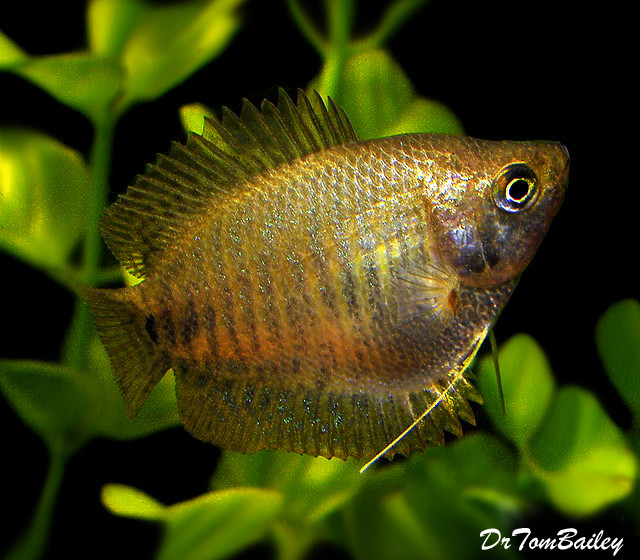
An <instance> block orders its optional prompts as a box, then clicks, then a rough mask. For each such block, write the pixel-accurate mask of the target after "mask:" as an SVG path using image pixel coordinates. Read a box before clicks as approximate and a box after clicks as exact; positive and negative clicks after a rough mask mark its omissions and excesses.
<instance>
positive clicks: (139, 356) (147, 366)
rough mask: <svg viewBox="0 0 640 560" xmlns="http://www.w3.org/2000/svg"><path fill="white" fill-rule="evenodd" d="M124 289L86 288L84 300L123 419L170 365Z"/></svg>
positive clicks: (131, 414)
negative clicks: (115, 385) (117, 391)
mask: <svg viewBox="0 0 640 560" xmlns="http://www.w3.org/2000/svg"><path fill="white" fill-rule="evenodd" d="M128 290H129V288H124V289H120V290H103V289H95V288H87V289H86V290H85V293H84V299H85V301H86V302H87V304H88V305H89V307H90V309H91V311H92V312H93V315H94V317H95V323H96V327H97V329H98V334H99V335H100V339H101V340H102V344H103V345H104V347H105V349H106V350H107V354H108V355H109V361H110V362H111V367H112V368H113V375H114V377H115V379H116V381H117V382H118V385H119V386H120V391H121V392H122V398H123V401H124V408H125V411H126V413H127V416H128V417H129V418H133V417H135V416H136V415H137V414H138V412H139V411H140V409H141V408H142V405H143V404H144V402H145V400H146V399H147V397H148V396H149V394H150V393H151V391H152V390H153V388H154V387H155V386H156V384H157V383H158V382H159V381H160V380H161V379H162V378H163V377H164V375H165V374H166V373H167V370H168V369H169V368H170V364H169V363H168V362H167V359H166V357H165V356H163V355H162V353H160V352H159V351H158V349H157V346H156V345H155V344H154V342H153V341H152V340H151V338H150V337H149V335H148V334H147V332H146V330H145V317H144V315H143V314H142V313H141V312H140V310H139V309H138V308H137V307H136V306H135V304H134V303H133V302H132V301H131V300H130V298H129V297H128V295H129V294H127V293H126V292H127V291H128Z"/></svg>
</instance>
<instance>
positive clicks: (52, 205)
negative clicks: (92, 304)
mask: <svg viewBox="0 0 640 560" xmlns="http://www.w3.org/2000/svg"><path fill="white" fill-rule="evenodd" d="M88 182H89V179H88V172H87V169H86V167H85V164H84V162H83V160H82V158H81V156H80V155H79V154H78V153H77V152H76V151H75V150H72V149H71V148H69V147H67V146H64V145H63V144H60V143H59V142H58V141H56V140H54V139H53V138H50V137H49V136H46V135H44V134H41V133H39V132H34V131H28V130H0V248H2V249H4V250H5V251H8V252H10V253H12V254H14V255H15V256H16V257H18V258H20V259H22V260H24V261H26V262H28V263H30V264H31V265H33V266H36V267H39V268H44V269H57V268H60V267H63V266H65V265H66V264H67V262H68V259H69V255H70V254H71V251H72V250H73V249H74V247H75V245H76V244H77V243H78V241H79V239H80V236H81V234H82V232H83V229H84V223H83V217H84V214H85V212H84V208H85V207H86V203H87V201H86V199H85V197H86V191H87V187H88Z"/></svg>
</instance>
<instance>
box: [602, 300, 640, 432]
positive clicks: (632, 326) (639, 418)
mask: <svg viewBox="0 0 640 560" xmlns="http://www.w3.org/2000/svg"><path fill="white" fill-rule="evenodd" d="M596 345H597V347H598V353H599V354H600V359H601V360H602V363H603V364H604V368H605V370H606V372H607V375H608V376H609V379H611V382H612V383H613V384H614V386H615V387H616V389H617V390H618V393H620V396H621V397H622V399H623V400H624V402H625V403H626V404H627V406H628V407H629V408H630V409H631V413H632V414H633V417H634V422H635V423H636V425H640V303H639V302H638V301H637V300H633V299H627V300H624V301H621V302H618V303H616V304H615V305H612V306H611V307H610V308H609V309H608V310H607V311H606V312H605V314H604V315H603V316H602V317H601V318H600V320H599V321H598V323H597V325H596Z"/></svg>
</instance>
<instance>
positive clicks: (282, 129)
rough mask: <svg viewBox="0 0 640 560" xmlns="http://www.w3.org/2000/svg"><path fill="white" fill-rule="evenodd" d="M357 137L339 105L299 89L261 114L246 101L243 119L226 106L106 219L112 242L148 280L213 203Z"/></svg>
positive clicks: (146, 176)
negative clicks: (260, 176) (257, 177)
mask: <svg viewBox="0 0 640 560" xmlns="http://www.w3.org/2000/svg"><path fill="white" fill-rule="evenodd" d="M355 140H357V138H356V134H355V132H354V130H353V128H352V127H351V124H350V123H349V119H348V118H347V116H346V115H345V113H344V111H343V110H342V109H340V108H339V107H337V106H336V105H335V104H334V103H333V101H332V100H331V99H329V100H328V103H327V105H326V106H325V104H324V102H323V101H322V99H321V97H320V95H319V94H318V93H317V92H315V91H314V92H313V93H312V94H311V95H310V96H309V97H307V95H306V94H305V93H304V92H303V91H302V90H298V102H297V104H296V105H294V104H293V102H292V101H291V99H290V98H289V96H288V95H287V94H286V93H285V92H284V91H283V90H282V89H281V90H280V95H279V99H278V106H277V107H276V106H275V105H274V104H273V103H270V102H269V101H266V100H265V101H263V103H262V105H261V108H260V111H258V109H256V108H255V107H254V106H253V105H252V104H251V103H250V102H249V101H247V100H246V99H245V100H243V105H242V110H241V111H240V115H239V116H236V115H235V114H234V113H233V112H231V111H230V110H229V109H227V108H226V107H224V108H223V110H222V118H221V119H216V118H214V119H209V118H206V119H205V125H204V130H203V133H202V135H199V134H195V133H189V135H188V138H187V143H186V145H183V144H179V143H176V142H174V143H172V145H171V149H170V150H169V155H167V156H165V155H160V156H159V157H158V160H157V161H156V163H155V164H153V165H148V166H147V169H146V172H145V174H144V175H139V176H138V177H137V179H136V182H135V183H134V185H133V186H131V187H130V188H129V189H128V190H127V192H126V194H124V195H122V196H120V197H118V200H117V201H116V203H115V204H114V205H113V206H112V207H111V208H110V209H109V211H108V212H107V214H106V216H105V217H104V219H103V220H102V223H101V230H102V235H103V236H104V239H105V241H106V243H107V245H108V246H109V248H110V249H111V251H112V252H113V253H114V254H115V256H116V257H117V258H118V260H119V261H120V262H121V263H122V265H123V266H124V267H125V268H126V269H127V270H128V271H129V272H130V273H131V274H133V275H135V276H137V277H139V278H143V277H144V276H145V275H146V270H147V269H148V268H149V266H150V265H151V264H152V263H153V260H154V257H157V256H158V255H161V254H162V253H163V251H164V249H165V247H167V246H171V245H172V243H174V242H175V236H176V233H177V232H179V231H181V230H182V229H183V228H184V227H186V226H187V224H188V223H189V221H190V219H191V217H192V216H193V215H195V214H198V213H200V212H201V211H203V209H204V208H205V207H206V205H207V203H208V202H210V201H211V199H212V197H215V196H220V195H223V194H224V193H227V192H229V191H230V190H232V189H233V188H234V187H237V186H238V185H240V184H242V183H243V182H244V181H246V180H247V179H248V178H249V177H251V176H252V175H254V174H256V173H260V172H262V171H264V170H265V169H269V168H273V167H275V166H277V165H279V164H281V163H286V162H289V161H292V160H294V159H296V158H299V157H302V156H305V155H307V154H310V153H313V152H317V151H320V150H324V149H326V148H329V147H331V146H336V145H338V144H343V143H346V142H353V141H355Z"/></svg>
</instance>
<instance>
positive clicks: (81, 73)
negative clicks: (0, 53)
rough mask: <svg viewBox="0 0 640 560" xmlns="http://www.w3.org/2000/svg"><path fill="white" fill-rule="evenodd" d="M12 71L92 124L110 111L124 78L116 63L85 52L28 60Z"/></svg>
mask: <svg viewBox="0 0 640 560" xmlns="http://www.w3.org/2000/svg"><path fill="white" fill-rule="evenodd" d="M13 71H14V72H15V73H16V74H18V75H19V76H22V77H23V78H25V79H27V80H29V81H31V82H33V83H34V84H36V85H37V86H39V87H41V88H42V89H44V90H45V91H46V92H48V93H49V94H50V95H51V96H52V97H54V98H55V99H57V100H58V101H60V102H61V103H63V104H65V105H68V106H69V107H71V108H73V109H75V110H76V111H80V112H81V113H82V114H84V115H85V116H86V117H87V118H89V119H90V120H92V121H94V122H95V121H96V120H97V119H102V118H104V115H105V114H106V112H107V111H108V110H109V109H110V106H111V104H112V103H113V101H114V99H115V97H116V96H117V95H118V93H119V91H120V86H121V82H122V78H123V75H122V70H121V68H120V65H119V64H118V63H117V62H116V61H114V60H111V59H108V58H103V57H97V56H95V55H93V54H91V53H88V52H75V53H62V54H55V55H49V56H39V57H31V58H29V59H26V60H25V61H24V62H23V63H22V64H20V65H17V66H15V67H14V69H13Z"/></svg>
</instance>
